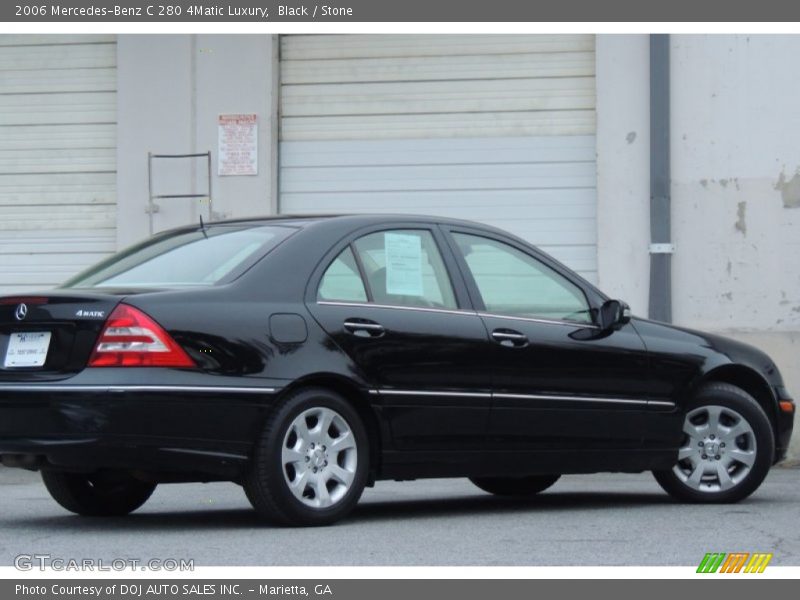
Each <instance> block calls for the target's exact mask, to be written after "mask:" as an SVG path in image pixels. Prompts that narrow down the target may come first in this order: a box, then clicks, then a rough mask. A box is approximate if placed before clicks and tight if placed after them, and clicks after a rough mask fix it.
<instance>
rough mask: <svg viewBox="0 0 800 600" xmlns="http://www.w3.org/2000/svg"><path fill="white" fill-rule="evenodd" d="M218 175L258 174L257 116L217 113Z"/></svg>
mask: <svg viewBox="0 0 800 600" xmlns="http://www.w3.org/2000/svg"><path fill="white" fill-rule="evenodd" d="M218 124H219V125H218V140H217V144H218V147H217V149H218V153H217V156H218V160H217V173H218V174H219V175H258V116H257V115H255V114H238V115H219V121H218Z"/></svg>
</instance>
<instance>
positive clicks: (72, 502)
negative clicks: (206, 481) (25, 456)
mask: <svg viewBox="0 0 800 600" xmlns="http://www.w3.org/2000/svg"><path fill="white" fill-rule="evenodd" d="M42 481H44V485H45V487H46V488H47V491H48V492H50V495H51V496H52V497H53V500H55V501H56V502H58V503H59V504H60V505H61V506H63V507H64V508H66V509H67V510H68V511H70V512H73V513H75V514H78V515H82V516H85V517H120V516H123V515H127V514H128V513H131V512H133V511H134V510H136V509H137V508H139V507H140V506H142V504H144V503H145V502H147V499H148V498H150V496H151V495H152V494H153V490H155V489H156V486H155V484H153V483H146V482H144V481H139V480H138V479H134V478H133V477H131V476H130V475H127V474H126V473H120V472H111V471H108V472H98V473H91V474H85V473H64V472H61V471H50V470H46V471H42Z"/></svg>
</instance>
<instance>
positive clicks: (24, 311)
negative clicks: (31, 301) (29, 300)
mask: <svg viewBox="0 0 800 600" xmlns="http://www.w3.org/2000/svg"><path fill="white" fill-rule="evenodd" d="M14 316H15V317H16V318H17V321H22V319H24V318H25V317H27V316H28V305H27V304H25V303H24V302H23V303H22V304H20V305H19V306H18V307H17V310H16V311H14Z"/></svg>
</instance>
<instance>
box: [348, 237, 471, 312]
mask: <svg viewBox="0 0 800 600" xmlns="http://www.w3.org/2000/svg"><path fill="white" fill-rule="evenodd" d="M353 246H354V247H355V250H356V252H357V253H358V258H359V260H360V261H361V264H362V265H363V268H364V274H365V276H366V278H367V285H368V286H369V290H370V292H371V293H372V300H373V301H374V302H375V303H376V304H386V305H394V306H416V307H429V308H456V307H457V305H456V300H455V295H454V294H453V287H452V285H451V284H450V278H449V276H448V274H447V269H446V268H445V265H444V261H443V260H442V256H441V255H440V254H439V248H438V247H437V246H436V242H435V240H434V239H433V235H432V234H431V232H430V231H426V230H416V229H405V230H399V229H398V230H394V231H381V232H378V233H372V234H370V235H367V236H364V237H362V238H360V239H358V240H356V241H355V243H354V244H353Z"/></svg>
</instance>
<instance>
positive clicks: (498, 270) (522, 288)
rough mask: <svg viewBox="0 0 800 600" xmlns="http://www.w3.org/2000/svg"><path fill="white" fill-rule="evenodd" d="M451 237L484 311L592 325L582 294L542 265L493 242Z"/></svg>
mask: <svg viewBox="0 0 800 600" xmlns="http://www.w3.org/2000/svg"><path fill="white" fill-rule="evenodd" d="M453 235H454V238H455V239H456V242H457V244H458V247H459V249H460V250H461V253H462V255H463V256H464V260H465V261H466V263H467V266H468V267H469V270H470V272H471V273H472V276H473V279H474V280H475V284H476V285H477V286H478V291H479V292H480V294H481V298H482V300H483V303H484V306H485V307H486V310H487V311H488V312H491V313H496V314H503V315H509V316H518V317H530V318H544V319H552V320H560V321H575V322H577V323H591V322H592V316H591V310H590V307H589V304H588V302H587V300H586V296H585V295H584V293H583V291H582V290H581V289H580V288H579V287H578V286H577V285H575V284H574V283H572V282H571V281H569V280H568V279H566V278H565V277H563V276H562V275H561V274H559V273H557V272H556V271H554V270H553V269H551V268H550V267H548V266H547V265H545V264H544V263H542V262H540V261H538V260H536V259H535V258H533V257H532V256H530V255H528V254H526V253H524V252H522V251H520V250H518V249H516V248H514V247H513V246H510V245H508V244H505V243H502V242H498V241H496V240H492V239H489V238H482V237H479V236H473V235H468V234H461V233H454V234H453Z"/></svg>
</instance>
